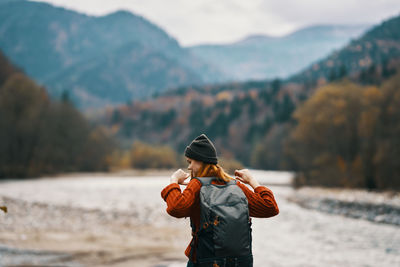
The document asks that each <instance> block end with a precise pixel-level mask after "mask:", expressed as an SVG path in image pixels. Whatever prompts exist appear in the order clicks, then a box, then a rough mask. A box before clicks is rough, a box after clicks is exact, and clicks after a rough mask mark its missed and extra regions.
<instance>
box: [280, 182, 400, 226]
mask: <svg viewBox="0 0 400 267" xmlns="http://www.w3.org/2000/svg"><path fill="white" fill-rule="evenodd" d="M287 199H288V200H289V201H291V202H294V203H297V204H299V205H300V206H302V207H304V208H307V209H314V210H318V211H321V212H326V213H330V214H340V215H343V216H346V217H351V218H357V219H364V220H368V221H372V222H377V223H386V224H392V225H397V226H400V193H399V192H369V191H366V190H356V189H331V188H315V187H303V188H300V189H297V190H294V191H293V194H291V195H290V196H288V197H287Z"/></svg>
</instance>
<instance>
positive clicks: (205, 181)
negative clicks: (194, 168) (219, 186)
mask: <svg viewBox="0 0 400 267" xmlns="http://www.w3.org/2000/svg"><path fill="white" fill-rule="evenodd" d="M214 178H215V177H193V179H197V180H199V181H200V183H201V185H202V186H204V185H210V184H211V182H212V180H214Z"/></svg>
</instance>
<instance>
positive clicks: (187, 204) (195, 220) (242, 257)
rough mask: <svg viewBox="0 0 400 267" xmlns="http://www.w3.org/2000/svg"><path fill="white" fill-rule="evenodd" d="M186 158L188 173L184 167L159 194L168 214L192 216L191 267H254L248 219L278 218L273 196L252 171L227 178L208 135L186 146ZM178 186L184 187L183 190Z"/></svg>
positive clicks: (187, 249)
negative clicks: (165, 204) (187, 180)
mask: <svg viewBox="0 0 400 267" xmlns="http://www.w3.org/2000/svg"><path fill="white" fill-rule="evenodd" d="M185 156H186V160H187V162H188V164H189V166H188V170H189V171H190V173H186V172H184V171H183V170H181V169H179V170H177V171H176V172H174V173H173V174H172V176H171V178H170V184H169V185H167V186H166V187H165V188H164V189H163V190H162V191H161V196H162V198H163V199H164V200H165V202H166V203H167V213H168V214H169V215H171V216H173V217H176V218H183V217H190V224H191V228H192V240H191V242H190V244H189V245H188V247H187V248H186V250H185V255H186V256H187V257H188V263H187V266H188V267H190V266H195V267H222V266H225V267H230V266H232V267H233V266H236V267H252V266H253V254H252V237H251V218H250V217H258V218H268V217H272V216H275V215H277V214H278V213H279V208H278V205H277V203H276V201H275V198H274V194H273V193H272V191H271V190H270V189H269V188H267V187H266V186H261V185H260V184H259V183H258V181H257V180H256V179H255V178H254V177H253V176H252V175H251V173H250V171H249V170H248V169H242V170H235V178H233V177H231V176H229V175H228V174H227V173H226V172H225V171H224V170H223V168H222V167H221V166H220V165H219V164H218V159H217V152H216V149H215V146H214V144H213V143H212V142H211V141H210V139H209V138H208V137H207V136H206V135H205V134H201V135H200V136H198V137H197V138H195V139H194V140H193V141H192V142H191V143H190V145H189V146H187V147H186V149H185ZM188 178H190V180H189V182H188V183H186V182H185V180H186V179H188ZM180 185H186V188H185V189H184V190H183V192H182V191H181V188H180ZM247 185H250V186H251V187H252V188H253V190H251V189H249V188H248V186H247Z"/></svg>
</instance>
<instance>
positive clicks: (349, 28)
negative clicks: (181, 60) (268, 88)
mask: <svg viewBox="0 0 400 267" xmlns="http://www.w3.org/2000/svg"><path fill="white" fill-rule="evenodd" d="M370 26H371V25H314V26H309V27H306V28H302V29H300V30H297V31H295V32H293V33H291V34H288V35H285V36H282V37H272V36H266V35H253V36H249V37H247V38H245V39H243V40H241V41H238V42H235V43H232V44H228V45H198V46H193V47H189V48H188V49H189V51H190V52H192V53H193V54H194V55H196V56H197V57H199V58H201V59H203V60H204V61H205V62H209V63H210V64H213V65H214V66H216V67H218V68H219V69H220V70H221V71H223V72H224V74H225V75H226V76H227V77H228V78H229V79H230V80H231V81H246V80H265V79H272V78H281V79H284V78H287V77H288V76H290V75H293V74H295V73H297V72H299V71H300V70H301V69H303V68H305V67H307V65H309V64H310V63H311V62H314V61H316V60H318V59H320V58H322V57H324V56H326V55H327V54H329V53H330V52H332V51H333V50H335V49H339V48H341V47H342V46H343V45H345V44H346V43H347V42H349V41H350V40H351V39H355V38H357V37H359V36H360V35H361V34H362V33H363V32H364V31H366V30H367V29H368V28H369V27H370Z"/></svg>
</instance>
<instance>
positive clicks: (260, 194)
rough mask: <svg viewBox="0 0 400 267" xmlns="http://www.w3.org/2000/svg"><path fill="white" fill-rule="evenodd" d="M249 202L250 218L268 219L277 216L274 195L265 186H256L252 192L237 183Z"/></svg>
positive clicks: (277, 210)
mask: <svg viewBox="0 0 400 267" xmlns="http://www.w3.org/2000/svg"><path fill="white" fill-rule="evenodd" d="M238 184H239V186H240V188H241V189H242V190H243V192H244V194H245V195H246V197H247V200H248V202H249V213H250V216H251V217H258V218H268V217H273V216H275V215H278V214H279V208H278V204H277V203H276V201H275V197H274V194H273V193H272V191H271V190H270V189H269V188H267V187H266V186H257V187H256V188H255V189H254V192H253V191H252V190H250V189H249V188H248V187H247V186H246V185H244V184H242V183H238Z"/></svg>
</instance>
